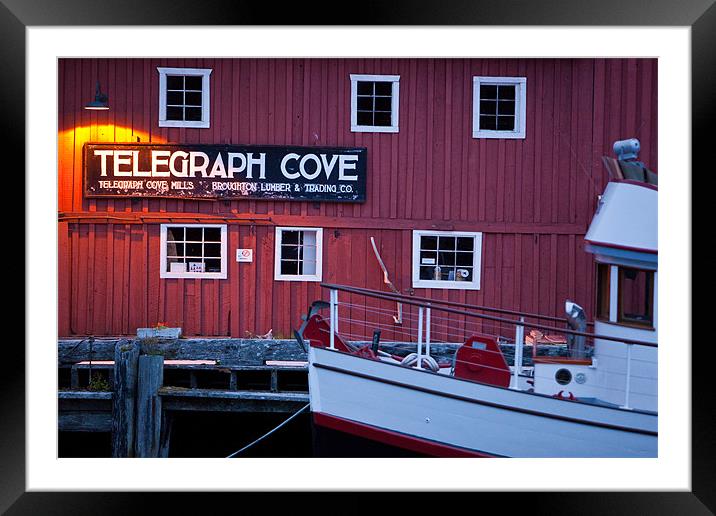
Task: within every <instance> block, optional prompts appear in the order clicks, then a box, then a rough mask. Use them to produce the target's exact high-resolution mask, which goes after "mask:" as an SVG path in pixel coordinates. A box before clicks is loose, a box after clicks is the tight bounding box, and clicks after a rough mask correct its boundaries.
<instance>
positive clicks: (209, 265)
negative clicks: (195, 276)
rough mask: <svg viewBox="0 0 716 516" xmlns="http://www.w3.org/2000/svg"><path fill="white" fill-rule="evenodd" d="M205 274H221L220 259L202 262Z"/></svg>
mask: <svg viewBox="0 0 716 516" xmlns="http://www.w3.org/2000/svg"><path fill="white" fill-rule="evenodd" d="M204 265H205V269H206V272H221V259H208V260H204Z"/></svg>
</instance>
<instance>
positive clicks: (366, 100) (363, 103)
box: [358, 97, 373, 111]
mask: <svg viewBox="0 0 716 516" xmlns="http://www.w3.org/2000/svg"><path fill="white" fill-rule="evenodd" d="M358 109H360V110H361V111H371V110H372V109H373V97H358Z"/></svg>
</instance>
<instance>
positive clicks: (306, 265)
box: [303, 260, 316, 274]
mask: <svg viewBox="0 0 716 516" xmlns="http://www.w3.org/2000/svg"><path fill="white" fill-rule="evenodd" d="M303 274H316V262H315V261H314V260H305V261H304V262H303Z"/></svg>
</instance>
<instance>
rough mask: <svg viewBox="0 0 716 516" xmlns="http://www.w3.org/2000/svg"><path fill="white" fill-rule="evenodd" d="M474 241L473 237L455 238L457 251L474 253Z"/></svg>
mask: <svg viewBox="0 0 716 516" xmlns="http://www.w3.org/2000/svg"><path fill="white" fill-rule="evenodd" d="M474 245H475V239H474V238H473V237H458V238H457V250H458V251H474V250H475V249H474V247H473V246H474Z"/></svg>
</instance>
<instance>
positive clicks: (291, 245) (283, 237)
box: [274, 228, 323, 281]
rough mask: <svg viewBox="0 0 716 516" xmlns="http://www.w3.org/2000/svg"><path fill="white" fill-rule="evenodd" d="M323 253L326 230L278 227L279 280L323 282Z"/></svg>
mask: <svg viewBox="0 0 716 516" xmlns="http://www.w3.org/2000/svg"><path fill="white" fill-rule="evenodd" d="M322 256H323V229H321V228H276V255H275V260H274V266H275V268H274V278H275V279H276V280H279V281H321V278H322V262H323V259H322Z"/></svg>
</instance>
